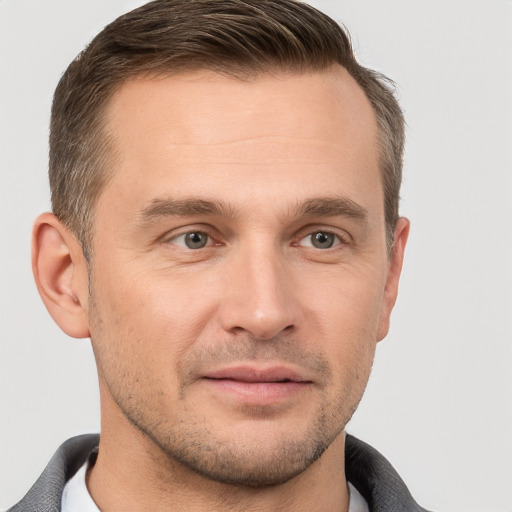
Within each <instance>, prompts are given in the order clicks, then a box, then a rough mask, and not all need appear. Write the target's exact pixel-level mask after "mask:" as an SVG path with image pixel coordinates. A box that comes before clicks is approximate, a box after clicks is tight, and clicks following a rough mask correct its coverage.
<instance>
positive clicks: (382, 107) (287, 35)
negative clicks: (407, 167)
mask: <svg viewBox="0 0 512 512" xmlns="http://www.w3.org/2000/svg"><path fill="white" fill-rule="evenodd" d="M335 63H337V64H340V65H341V66H343V67H344V68H345V69H346V70H347V71H348V72H349V73H350V75H351V76H352V77H353V78H354V79H355V80H356V81H357V83H358V84H359V85H360V87H361V88H362V89H363V90H364V92H365V94H366V96H367V98H368V99H369V101H370V102H371V104H372V106H373V109H374V111H375V114H376V118H377V123H378V127H379V141H378V142H379V146H380V160H381V170H382V182H383V188H384V202H385V221H386V231H387V235H388V239H390V240H391V241H392V237H393V231H394V227H395V223H396V221H397V219H398V203H399V193H400V184H401V179H402V155H403V146H404V120H403V115H402V111H401V109H400V107H399V105H398V102H397V101H396V99H395V97H394V87H393V83H392V82H391V81H390V80H389V79H387V78H386V77H384V76H383V75H381V74H379V73H377V72H375V71H372V70H370V69H367V68H365V67H363V66H361V65H360V64H359V63H358V62H357V61H356V59H355V57H354V53H353V50H352V46H351V43H350V38H349V36H348V35H347V33H346V32H345V31H344V30H343V29H342V28H341V27H340V26H339V25H338V24H337V23H336V22H335V21H334V20H332V19H331V18H329V17H328V16H327V15H325V14H323V13H321V12H320V11H318V10H316V9H314V8H313V7H311V6H309V5H307V4H305V3H302V2H299V1H296V0H155V1H153V2H150V3H148V4H146V5H143V6H142V7H140V8H138V9H135V10H133V11H131V12H129V13H127V14H125V15H123V16H121V17H119V18H117V19H116V20H115V21H113V22H112V23H110V24H109V25H108V26H107V27H105V28H104V29H103V30H102V31H101V32H100V33H99V34H98V35H97V36H96V37H95V38H94V39H93V40H92V42H91V43H90V44H89V45H88V46H87V47H86V48H85V49H84V51H82V52H81V53H80V54H79V55H78V56H77V57H76V59H75V60H74V61H73V62H72V63H71V64H70V65H69V67H68V68H67V70H66V71H65V73H64V75H63V76H62V78H61V80H60V82H59V84H58V86H57V89H56V91H55V96H54V100H53V107H52V117H51V130H50V162H49V175H50V188H51V197H52V207H53V211H54V213H55V214H56V215H57V217H58V218H59V219H60V220H61V221H62V222H63V223H64V224H65V225H66V226H67V227H68V228H69V229H70V230H71V231H72V232H73V233H74V234H75V236H76V237H77V239H78V240H79V242H80V243H81V245H82V247H83V249H84V254H85V256H86V258H88V257H89V256H90V255H91V254H90V249H91V242H92V227H93V215H94V207H95V203H96V201H97V199H98V197H99V194H100V192H101V190H102V187H103V186H104V185H105V183H106V181H107V180H108V178H109V176H111V175H112V169H113V167H114V166H113V165H112V162H113V159H112V157H113V151H112V148H111V144H110V137H109V134H108V133H106V130H105V110H106V103H107V102H108V100H109V99H110V98H111V96H112V94H113V93H114V91H115V90H116V89H117V88H119V87H120V86H121V85H122V83H123V82H124V81H125V80H127V79H129V78H131V77H134V76H137V75H141V74H154V73H166V74H167V73H169V74H176V73H180V72H185V71H194V70H199V69H206V70H211V71H215V72H219V73H222V74H227V75H230V76H233V77H235V78H245V79H247V78H251V77H253V76H256V75H257V74H260V73H265V72H275V71H279V70H283V71H288V72H299V73H300V72H305V71H320V70H323V69H326V68H327V67H329V66H330V65H332V64H335Z"/></svg>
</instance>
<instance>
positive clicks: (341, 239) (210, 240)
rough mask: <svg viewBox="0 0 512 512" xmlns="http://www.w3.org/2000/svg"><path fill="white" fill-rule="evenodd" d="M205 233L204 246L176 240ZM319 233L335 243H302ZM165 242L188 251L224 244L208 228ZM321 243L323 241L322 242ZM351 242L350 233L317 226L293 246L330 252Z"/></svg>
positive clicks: (171, 238)
mask: <svg viewBox="0 0 512 512" xmlns="http://www.w3.org/2000/svg"><path fill="white" fill-rule="evenodd" d="M194 234H195V235H203V236H206V237H207V240H206V242H205V245H204V246H202V247H196V248H194V247H187V246H186V242H185V241H183V244H177V243H176V241H177V240H178V239H179V238H181V237H186V236H187V235H194ZM319 234H322V235H328V236H332V237H334V238H335V241H334V243H333V245H332V246H330V247H324V248H320V247H315V246H314V242H313V241H312V239H311V238H310V240H311V243H310V244H309V245H302V244H301V242H302V241H303V240H305V239H307V238H308V237H313V236H315V235H319ZM164 243H166V244H174V245H176V246H178V247H180V248H182V249H185V250H188V251H194V252H195V251H199V250H201V249H208V248H211V247H212V246H214V245H222V243H221V242H216V241H215V237H214V236H213V235H212V234H211V233H210V232H208V230H205V229H191V230H188V231H184V232H182V233H178V234H176V235H173V236H172V237H170V238H166V239H165V240H164ZM320 243H321V242H320ZM350 243H351V238H350V236H349V235H348V233H345V232H343V233H340V232H338V231H336V230H333V229H322V228H316V229H313V230H311V229H308V230H307V231H306V230H302V232H301V233H300V234H299V235H298V236H297V237H295V241H294V242H292V244H291V245H292V247H303V248H306V249H307V250H318V251H321V252H328V251H331V250H333V251H335V250H339V249H340V247H344V246H347V245H350Z"/></svg>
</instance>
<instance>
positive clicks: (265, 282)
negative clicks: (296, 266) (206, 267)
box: [221, 239, 296, 339]
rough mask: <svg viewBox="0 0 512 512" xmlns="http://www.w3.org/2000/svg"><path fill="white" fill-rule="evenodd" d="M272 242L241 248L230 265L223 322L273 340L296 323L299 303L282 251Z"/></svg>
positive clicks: (256, 335)
mask: <svg viewBox="0 0 512 512" xmlns="http://www.w3.org/2000/svg"><path fill="white" fill-rule="evenodd" d="M275 245H276V244H273V243H272V242H269V241H268V240H264V239H263V240H260V241H259V242H258V243H254V244H249V246H245V247H240V249H239V250H238V251H236V254H235V255H234V256H233V258H232V261H231V262H230V269H229V271H228V275H227V281H228V283H226V286H227V290H226V292H227V293H226V294H225V297H226V300H225V301H224V304H223V308H222V313H221V322H222V324H223V327H224V329H225V330H227V331H234V330H238V331H239V330H244V331H248V332H250V333H251V334H252V335H253V336H254V337H256V338H259V339H270V338H272V337H274V336H276V335H277V334H279V332H281V331H282V330H284V329H286V328H290V327H292V326H293V325H294V323H295V322H296V311H295V310H296V303H295V298H294V297H293V293H292V290H291V286H290V284H291V283H290V282H289V281H288V280H287V274H288V272H286V265H285V262H284V256H283V254H282V253H281V251H279V250H278V248H277V247H276V246H275Z"/></svg>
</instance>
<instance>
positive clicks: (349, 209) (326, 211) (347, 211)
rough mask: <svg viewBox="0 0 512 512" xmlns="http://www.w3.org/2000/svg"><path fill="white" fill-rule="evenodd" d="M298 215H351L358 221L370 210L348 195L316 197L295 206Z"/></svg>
mask: <svg viewBox="0 0 512 512" xmlns="http://www.w3.org/2000/svg"><path fill="white" fill-rule="evenodd" d="M294 213H295V216H296V217H349V218H351V219H354V220H357V221H365V220H366V219H367V218H368V210H367V209H366V208H364V207H363V206H361V205H360V204H358V203H356V202H355V201H353V200H352V199H349V198H348V197H341V196H335V197H315V198H312V199H308V200H307V201H305V202H304V203H301V204H299V205H297V207H296V208H295V211H294Z"/></svg>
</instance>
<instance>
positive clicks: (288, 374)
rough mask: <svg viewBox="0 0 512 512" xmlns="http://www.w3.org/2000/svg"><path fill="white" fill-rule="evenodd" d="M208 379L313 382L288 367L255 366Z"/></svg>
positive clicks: (221, 372) (217, 372)
mask: <svg viewBox="0 0 512 512" xmlns="http://www.w3.org/2000/svg"><path fill="white" fill-rule="evenodd" d="M204 377H205V378H207V379H215V380H233V381H239V382H247V383H279V382H285V381H289V382H311V381H310V380H309V379H308V378H306V377H304V376H302V375H301V374H300V373H299V372H297V371H295V370H293V369H291V368H288V367H286V366H272V367H268V368H256V367H253V366H235V367H231V368H222V369H219V370H214V371H210V372H208V373H206V374H205V375H204Z"/></svg>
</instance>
